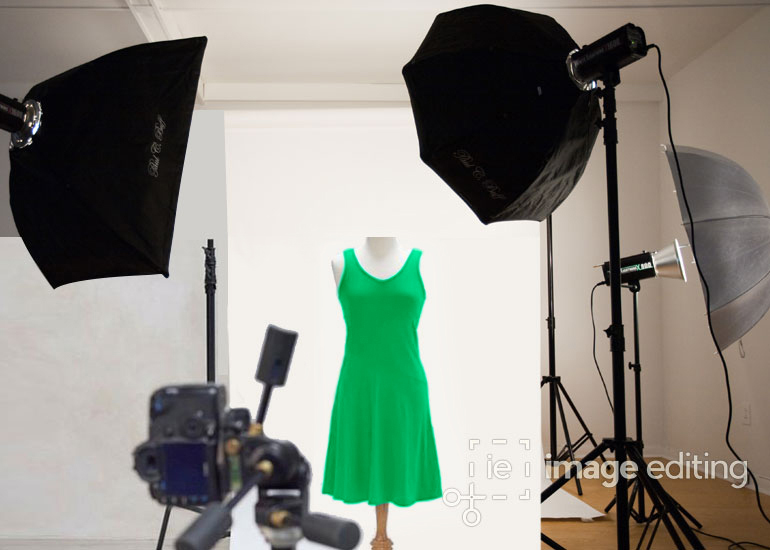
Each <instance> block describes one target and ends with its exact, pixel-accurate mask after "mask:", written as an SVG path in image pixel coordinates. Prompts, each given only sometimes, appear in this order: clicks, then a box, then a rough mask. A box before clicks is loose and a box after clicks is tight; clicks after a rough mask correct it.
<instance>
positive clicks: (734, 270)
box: [666, 146, 770, 349]
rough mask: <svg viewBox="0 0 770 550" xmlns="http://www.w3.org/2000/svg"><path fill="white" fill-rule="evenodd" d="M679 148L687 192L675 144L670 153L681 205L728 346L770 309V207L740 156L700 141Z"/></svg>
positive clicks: (721, 340) (716, 324)
mask: <svg viewBox="0 0 770 550" xmlns="http://www.w3.org/2000/svg"><path fill="white" fill-rule="evenodd" d="M676 149H677V156H678V157H679V166H680V169H681V171H682V180H683V181H684V193H683V192H682V180H680V179H679V175H678V173H677V169H676V161H675V159H674V155H673V149H672V148H671V147H668V149H667V151H666V155H667V157H668V161H669V166H670V168H671V173H672V174H673V177H674V184H675V185H676V190H677V198H678V200H679V209H680V212H681V215H682V220H683V222H684V226H685V229H686V230H687V236H688V237H689V239H690V243H691V244H693V245H694V246H693V249H694V253H695V256H696V258H697V261H698V267H699V268H700V272H701V273H702V275H703V279H705V280H706V284H707V285H708V289H709V300H708V301H709V311H710V313H711V328H712V329H713V331H714V335H715V336H716V340H717V343H718V345H719V348H720V349H725V348H727V347H728V346H729V345H730V344H732V343H734V342H737V341H738V340H739V339H740V338H741V337H742V336H743V335H744V334H746V333H747V332H748V331H749V330H751V328H752V327H753V326H754V325H755V324H757V323H758V322H759V320H760V319H761V318H762V317H763V316H764V315H765V313H767V311H768V309H770V208H768V205H767V201H766V200H765V197H764V195H763V194H762V190H761V189H760V187H759V185H757V182H756V181H754V179H753V178H752V177H751V175H750V174H749V173H748V172H747V171H746V170H744V169H743V168H742V167H741V166H740V165H738V164H737V163H735V162H734V161H732V160H730V159H728V158H726V157H723V156H721V155H718V154H716V153H712V152H710V151H705V150H703V149H696V148H695V147H681V146H679V147H677V148H676ZM685 195H686V196H687V204H688V205H689V207H690V213H691V214H692V224H690V220H689V216H688V214H687V208H686V205H685V202H684V197H685ZM693 232H694V233H695V237H694V241H693ZM703 279H701V286H702V289H703V293H704V297H705V295H706V289H705V286H703Z"/></svg>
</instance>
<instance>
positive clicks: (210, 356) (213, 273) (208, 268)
mask: <svg viewBox="0 0 770 550" xmlns="http://www.w3.org/2000/svg"><path fill="white" fill-rule="evenodd" d="M215 251H216V249H215V248H214V239H208V241H207V243H206V246H205V247H203V253H204V255H205V260H204V263H203V267H204V270H205V275H204V287H205V289H206V382H208V383H209V384H214V383H216V378H217V374H216V372H217V371H216V347H215V345H216V331H215V324H214V323H215V318H216V292H217V259H216V255H215ZM241 498H242V497H241ZM234 500H235V502H237V501H238V500H240V498H238V499H237V500H236V499H234ZM234 504H235V503H233V505H234ZM174 506H177V507H180V508H185V509H186V510H190V511H191V512H196V513H199V514H200V513H202V512H203V510H204V509H203V508H200V507H197V506H180V505H178V504H174V505H172V504H167V505H166V511H165V512H164V513H163V521H162V523H161V525H160V534H158V543H157V545H156V546H155V548H156V550H163V543H164V541H165V540H166V530H167V529H168V522H169V519H171V508H173V507H174ZM229 536H230V533H229V532H228V533H227V534H225V535H224V537H229Z"/></svg>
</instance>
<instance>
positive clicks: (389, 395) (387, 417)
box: [322, 249, 442, 506]
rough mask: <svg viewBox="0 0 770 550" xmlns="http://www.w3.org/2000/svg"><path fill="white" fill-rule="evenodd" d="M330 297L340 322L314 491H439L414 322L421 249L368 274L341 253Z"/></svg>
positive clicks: (397, 496)
mask: <svg viewBox="0 0 770 550" xmlns="http://www.w3.org/2000/svg"><path fill="white" fill-rule="evenodd" d="M343 254H344V259H345V263H344V267H343V271H342V277H341V279H340V282H339V287H338V290H337V294H338V297H339V300H340V304H341V305H342V313H343V316H344V318H345V324H346V326H347V337H346V340H345V357H344V359H343V361H342V367H341V369H340V377H339V382H338V383H337V392H336V395H335V398H334V407H333V409H332V417H331V429H330V431H329V446H328V449H327V452H326V468H325V470H324V480H323V487H322V492H323V493H324V494H327V495H331V496H332V497H334V498H335V499H337V500H341V501H343V502H347V503H351V504H352V503H356V502H368V503H369V504H371V505H378V504H383V503H386V502H391V503H393V504H396V505H398V506H410V505H412V504H414V503H415V502H417V501H420V500H431V499H435V498H439V497H441V495H442V490H441V474H440V472H439V464H438V455H437V453H436V443H435V439H434V436H433V425H432V424H431V417H430V406H429V402H428V381H427V379H426V378H425V371H424V370H423V366H422V363H421V361H420V350H419V346H418V342H417V325H418V323H419V321H420V313H421V312H422V306H423V304H424V302H425V287H424V286H423V283H422V277H421V276H420V268H419V263H420V256H421V255H422V252H421V251H420V250H417V249H413V250H412V251H411V253H410V254H409V257H408V258H407V260H406V262H405V263H404V265H403V267H402V268H401V270H400V271H398V273H396V274H395V275H393V276H392V277H389V278H387V279H380V278H378V277H374V276H373V275H370V274H369V273H368V272H366V271H365V270H364V269H363V268H362V267H361V264H360V263H359V262H358V259H357V258H356V255H355V253H354V251H353V249H348V250H345V252H344V253H343Z"/></svg>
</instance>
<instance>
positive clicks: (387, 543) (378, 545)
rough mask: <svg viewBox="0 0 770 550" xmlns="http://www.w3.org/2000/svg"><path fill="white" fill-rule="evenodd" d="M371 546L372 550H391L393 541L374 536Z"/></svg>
mask: <svg viewBox="0 0 770 550" xmlns="http://www.w3.org/2000/svg"><path fill="white" fill-rule="evenodd" d="M371 545H372V550H392V549H393V541H392V540H390V539H389V538H388V537H380V536H376V537H374V538H373V539H372V542H371Z"/></svg>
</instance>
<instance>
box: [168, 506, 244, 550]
mask: <svg viewBox="0 0 770 550" xmlns="http://www.w3.org/2000/svg"><path fill="white" fill-rule="evenodd" d="M231 524H232V520H231V519H230V508H229V507H228V506H227V505H225V504H222V503H221V502H214V503H212V504H211V505H209V506H208V507H207V508H206V510H205V511H204V512H203V513H202V514H201V515H200V516H199V517H198V518H197V519H196V520H195V521H194V522H193V523H192V525H190V526H189V527H188V528H187V529H186V530H185V532H184V533H182V534H181V536H180V537H179V538H178V539H177V541H176V550H209V549H210V548H213V547H214V545H215V544H216V543H217V542H219V539H220V538H222V535H224V534H225V533H226V532H227V530H228V529H229V528H230V525H231Z"/></svg>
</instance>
